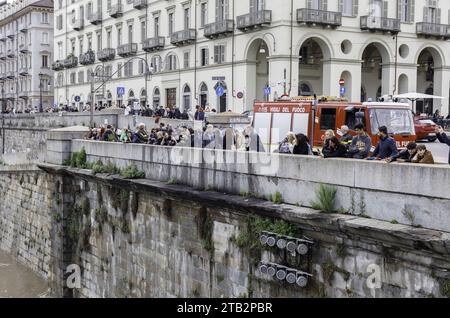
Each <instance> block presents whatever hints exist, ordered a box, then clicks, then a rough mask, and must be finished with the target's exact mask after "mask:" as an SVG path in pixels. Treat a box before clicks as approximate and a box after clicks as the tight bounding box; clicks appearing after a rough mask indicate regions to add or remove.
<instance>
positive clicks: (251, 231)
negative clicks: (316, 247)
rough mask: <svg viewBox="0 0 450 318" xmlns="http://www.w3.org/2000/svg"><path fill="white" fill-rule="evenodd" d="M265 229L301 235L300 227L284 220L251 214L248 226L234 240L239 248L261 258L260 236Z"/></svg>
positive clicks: (256, 257)
mask: <svg viewBox="0 0 450 318" xmlns="http://www.w3.org/2000/svg"><path fill="white" fill-rule="evenodd" d="M263 231H267V232H273V233H277V234H280V235H286V236H292V237H296V236H297V235H299V230H298V228H297V227H295V226H294V225H293V224H290V223H288V222H286V221H284V220H281V219H277V220H273V219H268V218H262V217H259V216H256V215H251V216H249V217H248V220H247V227H246V228H244V229H243V230H242V231H241V233H239V235H238V236H237V237H234V238H233V239H232V240H233V241H234V243H235V244H236V245H237V246H238V247H239V248H246V249H248V251H249V252H250V254H251V256H252V258H254V259H259V258H260V255H261V251H262V245H261V243H260V241H259V237H260V235H261V232H263Z"/></svg>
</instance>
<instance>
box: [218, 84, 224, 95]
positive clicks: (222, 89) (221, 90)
mask: <svg viewBox="0 0 450 318" xmlns="http://www.w3.org/2000/svg"><path fill="white" fill-rule="evenodd" d="M223 94H225V90H224V88H223V86H222V85H219V86H217V88H216V95H217V96H219V97H220V96H223Z"/></svg>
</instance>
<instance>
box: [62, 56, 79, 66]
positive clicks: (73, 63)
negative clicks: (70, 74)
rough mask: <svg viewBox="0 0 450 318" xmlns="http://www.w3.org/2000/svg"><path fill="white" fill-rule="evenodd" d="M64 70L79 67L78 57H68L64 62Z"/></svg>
mask: <svg viewBox="0 0 450 318" xmlns="http://www.w3.org/2000/svg"><path fill="white" fill-rule="evenodd" d="M63 65H64V68H74V67H77V65H78V58H77V57H76V56H68V57H67V58H66V59H65V60H64V61H63Z"/></svg>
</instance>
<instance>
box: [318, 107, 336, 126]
mask: <svg viewBox="0 0 450 318" xmlns="http://www.w3.org/2000/svg"><path fill="white" fill-rule="evenodd" d="M328 129H333V130H334V129H336V108H322V111H321V114H320V130H328Z"/></svg>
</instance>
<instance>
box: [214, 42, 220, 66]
mask: <svg viewBox="0 0 450 318" xmlns="http://www.w3.org/2000/svg"><path fill="white" fill-rule="evenodd" d="M219 48H220V46H219V45H216V46H214V63H216V64H217V63H219Z"/></svg>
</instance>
